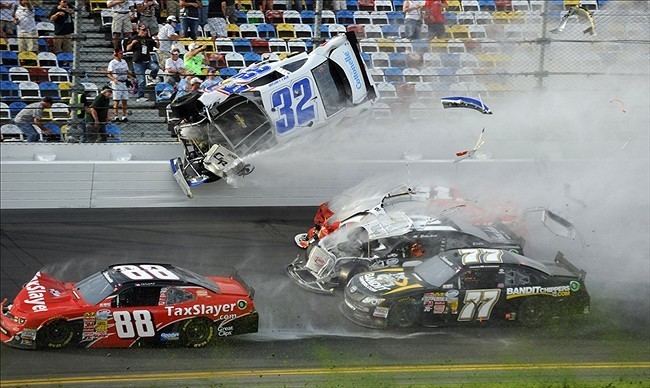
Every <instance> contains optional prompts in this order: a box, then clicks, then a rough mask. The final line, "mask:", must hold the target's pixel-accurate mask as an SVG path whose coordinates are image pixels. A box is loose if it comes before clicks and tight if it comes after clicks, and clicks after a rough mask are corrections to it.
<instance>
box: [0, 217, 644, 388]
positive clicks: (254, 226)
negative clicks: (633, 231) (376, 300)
mask: <svg viewBox="0 0 650 388" xmlns="http://www.w3.org/2000/svg"><path fill="white" fill-rule="evenodd" d="M314 210H315V209H314V208H246V209H244V208H233V209H223V208H222V209H83V210H78V209H74V210H72V209H67V210H66V209H62V210H26V211H7V210H5V211H2V212H1V213H0V214H1V216H2V218H1V220H0V221H1V227H2V230H1V231H2V234H1V240H0V242H1V258H0V270H1V277H0V280H1V281H0V290H1V295H2V296H3V297H8V298H10V299H11V298H13V297H14V296H15V294H16V292H17V291H18V289H19V288H20V286H21V285H22V284H23V283H24V282H26V281H27V280H29V279H30V278H31V276H33V274H34V273H35V272H36V271H38V270H41V269H45V270H47V271H49V272H50V273H52V274H54V275H56V276H60V277H62V278H65V279H69V280H78V279H80V278H82V277H84V276H86V275H88V274H90V273H92V272H94V271H96V270H99V269H101V268H103V267H105V266H106V265H108V264H113V263H118V262H136V261H157V262H168V263H173V264H176V265H180V266H183V267H187V268H189V269H192V270H195V271H197V272H199V273H205V274H210V273H220V272H225V271H228V270H229V268H235V269H237V271H238V272H239V273H240V275H241V276H242V277H243V278H244V279H245V280H246V281H247V282H248V283H249V284H250V285H252V286H253V287H254V288H255V289H256V295H255V301H256V305H257V308H258V311H259V312H260V317H261V318H260V332H259V333H256V334H249V335H245V336H239V337H232V338H229V339H227V340H223V341H219V342H218V343H217V344H215V345H214V346H210V347H207V348H204V349H185V348H156V349H145V348H138V349H108V350H106V349H101V350H84V349H64V350H61V351H56V352H54V351H23V350H16V349H13V348H9V347H6V346H1V347H0V357H1V359H0V374H1V385H2V386H42V385H55V386H120V387H121V386H206V385H207V386H212V385H220V384H223V385H226V386H244V385H251V384H261V385H271V386H287V385H288V386H304V385H305V384H307V385H309V384H315V385H326V386H338V385H349V384H352V385H372V386H392V385H401V384H434V385H437V384H441V385H444V384H453V383H462V382H478V383H485V384H488V385H489V384H490V383H496V382H503V381H513V379H514V380H516V379H518V378H521V377H522V376H528V377H530V376H532V378H537V379H541V380H543V381H560V382H562V381H563V382H567V381H569V382H571V381H597V382H611V381H617V380H618V379H624V380H625V381H633V382H639V383H640V384H641V385H644V384H648V383H649V382H650V334H649V333H648V330H647V328H648V326H647V325H648V318H647V317H644V316H641V319H640V320H639V322H633V321H634V320H633V319H632V320H631V319H630V315H629V314H627V313H626V311H620V313H619V312H618V311H616V309H617V308H620V309H625V306H626V304H625V303H622V302H623V301H616V300H614V301H611V300H610V301H606V303H605V301H599V300H598V299H595V300H592V305H594V308H593V310H594V311H593V314H592V315H591V316H590V318H589V320H588V321H587V322H583V323H575V324H570V325H561V326H556V327H553V328H550V329H540V330H530V329H524V328H521V327H517V326H510V325H506V326H504V325H488V326H485V327H463V328H436V329H425V330H423V331H421V332H410V331H399V332H385V331H374V330H368V329H364V328H360V327H357V326H355V325H354V324H352V323H350V322H348V321H347V320H345V318H343V317H342V315H341V314H340V313H339V310H338V308H339V304H340V302H341V295H340V294H339V295H336V296H334V297H331V296H323V295H316V294H311V293H309V292H307V291H304V290H302V289H300V288H298V287H297V286H295V285H294V284H293V283H292V282H291V281H290V280H289V278H288V277H287V276H286V274H285V273H284V268H285V266H286V264H287V263H288V262H289V261H290V260H292V259H293V258H294V257H295V256H296V254H298V253H299V252H300V251H299V249H298V248H297V247H295V245H294V244H293V236H294V235H295V234H296V233H300V232H303V231H305V230H306V228H307V227H308V226H309V221H310V220H311V218H312V217H313V212H314ZM618 302H621V303H618ZM602 304H606V305H607V306H608V307H607V308H608V309H609V310H608V311H607V313H604V312H603V311H602V308H601V309H599V308H598V307H597V306H599V305H602ZM617 306H619V307H617ZM612 309H614V310H613V311H612Z"/></svg>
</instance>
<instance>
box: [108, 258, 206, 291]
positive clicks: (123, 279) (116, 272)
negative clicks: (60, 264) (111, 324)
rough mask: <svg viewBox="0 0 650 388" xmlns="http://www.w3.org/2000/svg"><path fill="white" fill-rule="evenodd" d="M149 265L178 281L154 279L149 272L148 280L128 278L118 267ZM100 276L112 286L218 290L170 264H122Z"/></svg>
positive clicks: (113, 266) (115, 265) (189, 272)
mask: <svg viewBox="0 0 650 388" xmlns="http://www.w3.org/2000/svg"><path fill="white" fill-rule="evenodd" d="M149 265H152V266H153V265H155V266H160V267H163V268H165V270H167V271H169V272H171V273H173V274H174V275H176V277H177V278H178V279H168V278H164V277H156V276H154V275H155V273H154V274H153V275H152V274H151V271H145V272H147V273H148V274H149V275H150V276H149V278H142V277H140V278H134V277H130V276H128V274H127V271H124V270H123V268H120V267H126V266H135V267H142V266H149ZM102 274H103V275H104V277H106V278H107V280H108V281H109V282H111V283H112V284H121V285H144V284H147V285H149V284H156V285H158V284H159V285H188V284H191V285H195V286H199V287H203V288H207V289H210V290H212V291H215V292H216V291H217V290H218V288H217V286H216V285H215V284H206V282H205V281H201V279H197V278H195V277H193V276H192V275H195V274H194V273H193V272H191V271H188V270H186V269H183V268H180V267H176V266H174V265H171V264H162V263H148V262H144V263H123V264H113V265H111V266H109V267H108V268H106V269H105V270H104V271H102Z"/></svg>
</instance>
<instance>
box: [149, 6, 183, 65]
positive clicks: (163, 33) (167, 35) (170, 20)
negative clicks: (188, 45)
mask: <svg viewBox="0 0 650 388" xmlns="http://www.w3.org/2000/svg"><path fill="white" fill-rule="evenodd" d="M177 23H178V20H176V16H174V15H171V16H167V21H166V22H165V24H163V25H162V27H160V29H159V30H158V35H157V36H156V37H155V38H154V39H156V40H157V41H158V62H160V63H161V64H162V65H163V66H165V65H166V63H167V59H169V58H170V57H171V56H170V55H169V53H170V51H171V50H172V43H173V42H175V41H177V40H178V39H180V37H179V36H178V34H177V33H176V29H175V28H176V24H177Z"/></svg>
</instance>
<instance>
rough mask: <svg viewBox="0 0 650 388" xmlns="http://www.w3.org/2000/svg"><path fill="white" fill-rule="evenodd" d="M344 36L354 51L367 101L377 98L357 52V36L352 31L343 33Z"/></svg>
mask: <svg viewBox="0 0 650 388" xmlns="http://www.w3.org/2000/svg"><path fill="white" fill-rule="evenodd" d="M345 36H346V37H347V38H348V42H350V45H351V46H352V51H354V56H355V57H356V58H357V62H358V63H359V67H360V68H361V69H362V70H363V71H362V72H361V75H362V76H363V82H364V83H365V84H366V90H367V91H368V99H369V100H374V99H375V98H376V97H377V91H376V90H375V88H374V87H373V86H372V84H371V83H370V79H369V78H368V70H367V69H366V64H365V63H364V62H363V59H362V58H361V51H360V50H359V42H358V41H357V35H356V34H355V33H354V32H353V31H348V32H346V33H345Z"/></svg>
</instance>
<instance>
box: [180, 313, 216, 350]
mask: <svg viewBox="0 0 650 388" xmlns="http://www.w3.org/2000/svg"><path fill="white" fill-rule="evenodd" d="M180 334H181V335H180V337H181V341H182V343H183V345H185V346H187V347H188V348H202V347H204V346H206V345H207V344H209V343H210V341H212V338H214V324H213V323H212V321H210V320H209V319H206V318H195V319H190V320H187V321H185V322H183V323H182V324H181V329H180Z"/></svg>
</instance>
